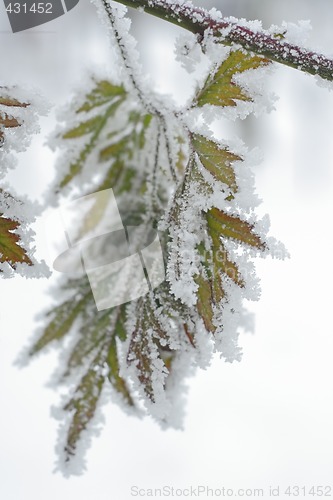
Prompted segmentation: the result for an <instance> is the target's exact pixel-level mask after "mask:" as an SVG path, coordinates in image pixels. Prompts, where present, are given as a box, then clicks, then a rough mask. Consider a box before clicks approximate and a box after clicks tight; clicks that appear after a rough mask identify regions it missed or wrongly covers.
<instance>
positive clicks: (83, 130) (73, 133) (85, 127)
mask: <svg viewBox="0 0 333 500" xmlns="http://www.w3.org/2000/svg"><path fill="white" fill-rule="evenodd" d="M102 120H103V118H102V117H101V116H96V117H95V118H91V119H90V120H88V121H86V122H83V123H81V124H80V125H78V126H77V127H75V128H73V129H72V130H69V131H68V132H66V133H65V134H64V135H63V138H64V139H75V138H77V137H82V136H83V135H86V134H90V133H91V132H94V131H96V130H97V129H98V128H99V126H100V125H101V122H102Z"/></svg>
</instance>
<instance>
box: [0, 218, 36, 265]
mask: <svg viewBox="0 0 333 500" xmlns="http://www.w3.org/2000/svg"><path fill="white" fill-rule="evenodd" d="M18 227H19V223H18V222H17V221H13V220H11V219H7V218H6V217H4V216H3V214H1V213H0V262H1V263H4V262H7V263H8V264H9V265H10V266H11V267H12V268H13V269H15V266H16V265H17V264H18V263H19V262H20V263H24V264H28V265H29V266H31V265H32V262H31V260H30V258H29V257H28V255H27V254H26V251H25V250H24V248H22V246H21V245H20V237H19V235H18V234H17V233H15V230H17V228H18ZM0 273H1V269H0Z"/></svg>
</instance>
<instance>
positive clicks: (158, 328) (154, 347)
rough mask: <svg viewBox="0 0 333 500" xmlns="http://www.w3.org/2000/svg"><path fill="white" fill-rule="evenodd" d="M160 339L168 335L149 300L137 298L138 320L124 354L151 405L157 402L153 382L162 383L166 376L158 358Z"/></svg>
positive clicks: (163, 363)
mask: <svg viewBox="0 0 333 500" xmlns="http://www.w3.org/2000/svg"><path fill="white" fill-rule="evenodd" d="M161 339H164V340H166V339H167V334H166V332H165V331H164V329H163V327H162V325H161V324H160V322H159V321H158V319H157V318H156V316H155V315H154V311H153V309H152V307H151V304H150V299H149V297H148V298H146V299H140V300H139V301H138V305H137V321H136V325H135V328H134V330H133V332H132V334H131V340H130V344H129V349H128V353H127V362H128V363H129V364H134V365H135V367H136V372H137V378H138V380H139V382H140V384H141V386H142V387H143V389H144V392H145V394H146V397H147V398H148V399H149V400H150V401H151V402H152V403H155V402H156V380H159V381H161V380H163V379H164V380H165V379H166V378H167V376H168V373H169V371H168V368H167V366H166V363H165V361H164V359H163V357H162V355H161V344H160V340H161ZM169 366H170V364H169ZM158 390H160V387H158Z"/></svg>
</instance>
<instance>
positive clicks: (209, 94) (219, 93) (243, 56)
mask: <svg viewBox="0 0 333 500" xmlns="http://www.w3.org/2000/svg"><path fill="white" fill-rule="evenodd" d="M269 63H270V61H269V59H265V58H264V57H262V56H257V55H251V54H250V53H244V52H243V51H242V50H234V51H231V52H230V53H229V55H228V57H227V58H226V59H225V60H224V61H223V63H222V64H221V65H220V66H219V67H218V68H217V70H216V71H215V73H213V74H212V75H210V76H209V77H208V78H207V80H206V82H205V84H204V86H203V88H202V89H201V90H200V91H199V94H198V96H197V99H196V105H197V106H199V107H200V106H204V105H205V104H211V105H213V106H221V107H225V106H236V104H237V101H251V100H252V99H251V97H250V96H249V95H248V94H247V93H246V91H245V90H244V89H242V87H241V86H240V85H237V84H236V83H235V82H234V80H233V78H234V76H235V75H237V74H240V73H244V71H248V70H250V69H257V68H259V67H261V66H266V65H267V64H269Z"/></svg>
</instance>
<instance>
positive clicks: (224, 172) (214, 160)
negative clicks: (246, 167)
mask: <svg viewBox="0 0 333 500" xmlns="http://www.w3.org/2000/svg"><path fill="white" fill-rule="evenodd" d="M192 144H193V147H194V149H195V151H196V153H197V154H198V156H199V159H200V161H201V163H202V165H203V166H204V167H205V168H206V169H207V170H208V171H209V172H210V173H211V174H212V175H213V176H214V178H215V179H216V180H218V181H221V182H223V183H224V184H226V185H227V186H228V187H229V188H230V190H231V192H232V193H233V194H235V193H236V191H237V183H236V175H235V171H234V168H233V162H235V161H241V157H240V156H238V155H236V154H234V153H232V152H231V151H229V149H227V148H221V147H219V145H218V144H217V143H216V142H214V141H211V140H209V139H207V138H205V137H203V136H202V135H199V134H195V135H194V136H193V140H192Z"/></svg>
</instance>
